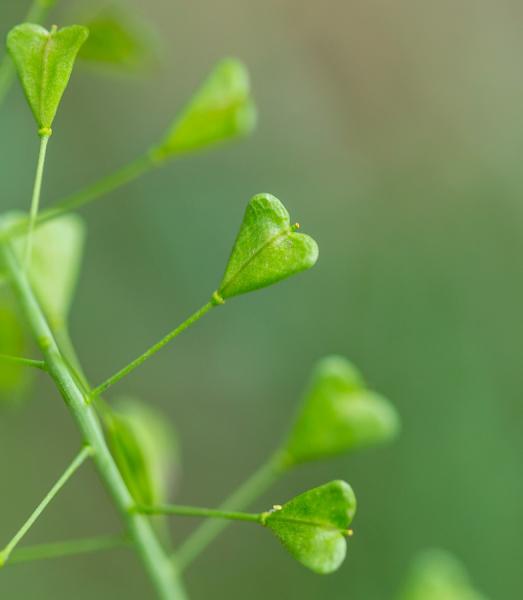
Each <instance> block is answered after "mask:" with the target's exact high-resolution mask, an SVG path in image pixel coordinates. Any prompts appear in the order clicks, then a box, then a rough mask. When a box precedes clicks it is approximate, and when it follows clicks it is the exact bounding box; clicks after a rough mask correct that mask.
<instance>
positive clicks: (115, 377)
mask: <svg viewBox="0 0 523 600" xmlns="http://www.w3.org/2000/svg"><path fill="white" fill-rule="evenodd" d="M214 306H216V303H215V301H214V300H212V301H211V302H207V304H205V306H202V308H200V309H199V310H197V311H196V312H195V313H194V314H193V315H191V316H190V317H189V318H188V319H186V320H185V321H184V322H183V323H182V324H181V325H178V327H177V328H176V329H173V331H171V332H170V333H168V334H167V335H166V336H165V337H164V338H162V339H161V340H160V341H159V342H158V343H156V344H154V346H151V347H150V348H149V349H148V350H146V351H145V352H144V353H143V354H141V355H140V356H139V357H138V358H136V359H135V360H133V361H132V362H131V363H129V364H128V365H127V366H125V367H124V368H123V369H120V371H118V372H117V373H115V374H114V375H112V376H111V377H109V379H107V380H106V381H104V382H103V383H101V384H100V385H99V386H98V387H96V388H95V389H94V390H93V391H92V394H91V398H96V397H97V396H99V395H100V394H103V393H104V392H105V391H106V390H107V389H108V388H110V387H111V386H112V385H114V384H115V383H117V382H118V381H120V379H123V378H124V377H125V376H126V375H128V374H129V373H130V372H131V371H134V370H135V369H136V368H137V367H139V366H140V365H141V364H142V363H144V362H145V361H146V360H147V359H148V358H151V356H153V355H154V354H156V353H157V352H158V351H159V350H161V349H162V348H163V347H164V346H165V345H166V344H168V343H169V342H170V341H171V340H173V339H174V338H175V337H177V336H178V335H180V333H182V332H183V331H185V330H186V329H187V328H188V327H190V326H191V325H192V324H193V323H196V321H198V320H199V319H201V318H202V317H203V316H204V315H205V314H206V313H208V312H209V311H210V310H211V308H213V307H214Z"/></svg>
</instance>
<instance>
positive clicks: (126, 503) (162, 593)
mask: <svg viewBox="0 0 523 600" xmlns="http://www.w3.org/2000/svg"><path fill="white" fill-rule="evenodd" d="M0 254H1V255H2V257H3V259H4V264H5V267H6V269H7V272H8V274H9V276H10V278H11V282H12V287H13V290H14V292H15V295H16V298H17V300H18V302H19V304H20V307H21V309H22V311H23V313H24V316H25V318H26V320H27V323H28V326H29V328H30V330H31V332H32V334H33V336H34V338H35V339H36V341H37V343H38V345H39V347H40V350H41V351H42V353H43V355H44V359H45V362H46V364H47V367H48V369H49V373H50V375H51V377H52V378H53V380H54V382H55V384H56V386H57V388H58V390H59V391H60V393H61V395H62V397H63V398H64V400H65V403H66V405H67V407H68V409H69V410H70V412H71V414H72V416H73V417H74V419H75V421H76V423H77V425H78V427H79V429H80V431H81V434H82V437H83V439H84V441H85V442H86V443H87V444H88V445H89V446H90V447H91V448H92V450H93V461H94V463H95V465H96V467H97V469H98V471H99V473H100V476H101V478H102V480H103V481H104V483H105V485H106V487H107V489H108V491H109V493H110V495H111V496H112V498H113V501H114V503H115V506H116V508H117V509H118V511H119V512H120V515H121V517H122V519H123V520H124V522H125V524H126V527H127V531H128V533H129V536H130V538H131V540H132V542H133V543H134V546H135V548H136V550H137V552H138V554H139V556H140V557H141V559H142V562H143V564H144V566H145V568H146V569H147V572H148V573H149V576H150V577H151V580H152V582H153V584H154V586H155V588H156V591H157V593H158V596H159V597H160V598H161V599H162V600H185V599H186V597H187V596H186V594H185V592H184V590H183V587H182V584H181V581H180V580H179V578H178V576H177V572H176V566H175V565H174V564H173V563H172V562H171V560H170V559H169V558H168V556H167V555H166V553H165V551H164V549H163V548H162V546H161V544H160V542H159V540H158V538H157V536H156V534H155V532H154V530H153V528H152V526H151V524H150V522H149V519H148V517H146V516H144V515H140V514H137V513H135V512H133V510H132V509H133V507H134V504H135V503H134V500H133V497H132V495H131V493H130V492H129V489H128V488H127V485H126V484H125V482H124V480H123V478H122V476H121V474H120V471H119V470H118V467H117V466H116V463H115V462H114V459H113V457H112V455H111V452H110V451H109V448H108V446H107V443H106V440H105V437H104V434H103V430H102V427H101V425H100V422H99V420H98V417H97V415H96V412H95V410H94V407H93V406H89V405H88V400H89V394H88V392H86V391H85V389H84V388H83V386H81V384H80V383H79V382H78V380H77V378H76V377H75V375H74V373H73V372H72V371H71V368H70V366H69V365H68V363H67V361H65V360H64V357H63V356H62V353H61V351H60V349H59V348H58V345H57V343H56V340H55V337H54V333H53V332H52V331H51V329H50V327H49V324H48V322H47V320H46V317H45V315H44V312H43V311H42V309H41V307H40V305H39V303H38V301H37V299H36V297H35V294H34V291H33V289H32V288H31V285H30V283H29V281H28V279H27V276H26V273H25V272H24V271H23V270H22V269H21V268H20V266H19V264H18V263H17V261H16V259H15V257H14V256H13V253H12V252H11V251H10V250H9V249H7V248H6V247H5V246H0Z"/></svg>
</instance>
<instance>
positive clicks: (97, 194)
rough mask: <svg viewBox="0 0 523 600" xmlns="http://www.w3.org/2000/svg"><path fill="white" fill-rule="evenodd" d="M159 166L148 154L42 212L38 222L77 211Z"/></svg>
mask: <svg viewBox="0 0 523 600" xmlns="http://www.w3.org/2000/svg"><path fill="white" fill-rule="evenodd" d="M156 165H157V161H156V159H155V158H154V157H153V155H152V153H150V152H147V153H146V154H144V155H143V156H139V157H138V158H137V159H136V160H134V161H132V162H130V163H129V164H127V165H125V166H123V167H122V168H120V169H118V170H117V171H115V172H114V173H111V174H109V175H107V176H106V177H103V178H102V179H99V180H98V181H96V182H95V183H93V184H91V185H89V186H87V187H85V188H84V189H82V190H80V191H78V192H75V193H74V194H71V195H70V196H67V197H66V198H64V199H63V200H60V201H58V202H57V203H56V204H54V205H53V206H51V207H50V208H48V209H47V210H45V211H42V214H41V215H40V217H39V219H38V222H39V223H43V222H45V221H49V220H51V219H54V218H56V217H60V216H61V215H63V214H65V213H68V212H71V211H73V210H76V209H78V208H80V207H82V206H84V205H86V204H89V203H90V202H93V201H94V200H98V199H100V198H102V197H103V196H105V195H106V194H109V193H110V192H113V191H114V190H116V189H117V188H119V187H121V186H123V185H125V184H127V183H129V182H131V181H133V180H134V179H137V178H138V177H140V175H143V174H144V173H146V172H147V171H149V170H150V169H152V168H153V167H155V166H156Z"/></svg>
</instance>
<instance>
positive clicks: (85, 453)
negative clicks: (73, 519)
mask: <svg viewBox="0 0 523 600" xmlns="http://www.w3.org/2000/svg"><path fill="white" fill-rule="evenodd" d="M92 453H93V452H92V449H91V448H90V447H89V446H84V447H83V448H82V450H81V451H80V452H79V454H78V455H77V456H76V457H75V459H74V460H73V462H72V463H71V464H70V465H69V466H68V467H67V469H66V470H65V471H64V472H63V474H62V475H61V476H60V478H59V479H58V481H57V482H56V483H55V484H54V485H53V487H52V488H51V489H50V490H49V492H48V493H47V494H46V495H45V497H44V499H43V500H42V501H41V502H40V504H39V505H38V506H37V507H36V508H35V510H34V511H33V512H32V514H31V516H30V517H29V518H28V519H27V521H26V522H25V523H24V524H23V525H22V527H20V529H19V530H18V531H17V532H16V533H15V535H14V536H13V537H12V538H11V541H10V542H9V543H8V544H7V546H5V548H4V549H3V550H2V551H1V552H0V567H1V566H3V565H4V564H5V563H6V561H7V560H8V558H9V555H10V554H11V552H12V551H13V550H14V549H15V547H16V546H17V544H18V543H19V542H20V540H21V539H22V538H23V537H24V536H25V534H26V533H27V532H28V531H29V530H30V529H31V527H32V526H33V525H34V523H35V522H36V520H37V519H38V517H39V516H40V515H41V514H42V513H43V512H44V510H45V509H46V508H47V506H48V505H49V503H50V502H51V500H52V499H53V498H54V497H55V496H56V495H57V494H58V492H59V491H60V490H61V489H62V488H63V487H64V485H65V484H66V483H67V482H68V481H69V479H70V478H71V477H72V476H73V475H74V473H76V471H77V470H78V469H79V468H80V466H81V465H82V464H83V462H84V461H85V459H86V458H87V457H89V456H90V455H91V454H92Z"/></svg>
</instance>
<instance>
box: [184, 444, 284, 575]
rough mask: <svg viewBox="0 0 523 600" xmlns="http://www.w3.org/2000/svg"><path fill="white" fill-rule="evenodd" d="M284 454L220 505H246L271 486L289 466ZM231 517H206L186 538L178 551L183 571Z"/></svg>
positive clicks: (276, 457)
mask: <svg viewBox="0 0 523 600" xmlns="http://www.w3.org/2000/svg"><path fill="white" fill-rule="evenodd" d="M286 468H287V467H286V463H285V461H284V459H283V458H282V456H281V455H280V454H276V455H275V456H274V457H273V458H271V459H270V460H269V461H267V462H266V463H265V464H263V465H262V466H261V467H260V468H259V469H258V470H257V471H256V472H255V473H254V474H253V475H251V477H249V479H247V481H245V482H244V483H243V484H242V485H241V486H240V487H239V488H238V489H237V490H236V491H234V492H233V493H232V494H231V495H230V496H229V497H228V498H227V500H225V502H223V504H222V505H221V506H220V510H224V511H225V510H228V509H231V508H233V507H234V508H236V509H243V508H245V507H246V506H248V505H249V504H250V503H251V502H253V501H254V500H255V499H256V498H257V497H258V496H260V495H261V494H262V493H263V492H265V491H266V490H267V489H268V488H269V487H271V486H272V485H273V484H274V483H275V482H276V481H277V480H278V479H279V477H281V475H282V474H283V473H284V472H285V470H286ZM228 524H229V523H228V522H227V521H205V522H204V523H202V524H201V525H200V526H199V527H198V528H197V529H196V530H195V531H194V532H193V533H192V534H191V535H189V537H188V538H187V539H186V540H185V541H184V542H183V544H182V545H181V546H180V548H179V549H178V551H177V552H176V553H175V555H174V559H173V560H174V562H175V564H176V567H177V569H178V571H179V572H180V573H181V572H182V571H183V570H184V569H186V568H187V567H188V566H189V565H190V564H191V563H192V561H193V560H194V559H195V558H196V557H197V556H199V555H200V554H201V553H202V552H203V551H204V550H205V548H207V546H208V545H209V544H210V543H211V542H212V541H213V540H214V539H215V538H216V537H218V535H219V534H220V533H221V532H222V531H223V530H224V529H225V528H226V527H227V525H228Z"/></svg>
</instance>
